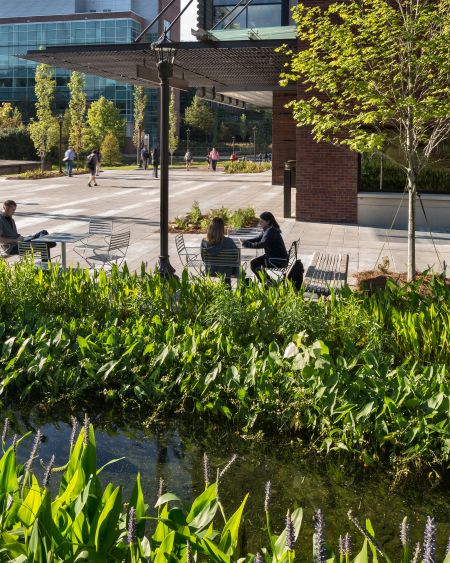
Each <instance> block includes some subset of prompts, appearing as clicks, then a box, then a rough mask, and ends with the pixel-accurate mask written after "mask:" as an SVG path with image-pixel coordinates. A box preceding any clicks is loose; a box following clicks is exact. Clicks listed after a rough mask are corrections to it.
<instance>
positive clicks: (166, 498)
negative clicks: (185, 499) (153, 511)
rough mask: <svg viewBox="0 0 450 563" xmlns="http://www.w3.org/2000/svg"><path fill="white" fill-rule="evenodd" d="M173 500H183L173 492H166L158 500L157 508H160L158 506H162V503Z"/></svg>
mask: <svg viewBox="0 0 450 563" xmlns="http://www.w3.org/2000/svg"><path fill="white" fill-rule="evenodd" d="M171 500H175V501H179V502H181V500H180V499H179V497H177V495H174V494H173V493H164V494H163V495H161V496H160V497H159V499H158V500H157V501H156V504H155V508H158V506H161V505H162V504H166V502H169V501H171Z"/></svg>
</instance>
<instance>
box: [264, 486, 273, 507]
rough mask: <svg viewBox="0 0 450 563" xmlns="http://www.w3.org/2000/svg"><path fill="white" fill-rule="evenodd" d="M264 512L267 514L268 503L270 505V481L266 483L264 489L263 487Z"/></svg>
mask: <svg viewBox="0 0 450 563" xmlns="http://www.w3.org/2000/svg"><path fill="white" fill-rule="evenodd" d="M264 492H265V495H264V512H269V503H270V496H271V493H272V488H271V483H270V481H267V483H266V485H265V487H264Z"/></svg>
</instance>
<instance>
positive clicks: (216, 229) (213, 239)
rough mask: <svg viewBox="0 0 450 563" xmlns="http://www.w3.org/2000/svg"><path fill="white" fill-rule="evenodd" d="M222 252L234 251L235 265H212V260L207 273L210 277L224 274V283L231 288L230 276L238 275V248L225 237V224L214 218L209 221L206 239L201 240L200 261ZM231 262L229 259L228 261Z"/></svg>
mask: <svg viewBox="0 0 450 563" xmlns="http://www.w3.org/2000/svg"><path fill="white" fill-rule="evenodd" d="M222 250H236V265H232V264H231V263H230V265H228V264H214V263H213V262H214V260H211V261H208V262H209V263H208V266H207V269H206V271H207V273H208V274H209V275H210V276H217V275H221V274H224V275H225V282H226V283H227V284H228V285H230V286H231V280H230V277H231V276H237V275H238V274H239V268H240V263H239V262H238V256H239V253H238V247H237V246H236V243H235V242H234V240H233V239H231V238H230V237H226V236H225V223H224V222H223V219H222V218H221V217H214V219H213V220H212V221H211V223H210V225H209V227H208V231H207V233H206V238H204V239H203V240H202V244H201V246H200V251H201V255H202V259H203V261H204V262H205V258H206V257H214V256H217V255H218V254H219V253H220V252H221V251H222ZM230 261H231V259H230Z"/></svg>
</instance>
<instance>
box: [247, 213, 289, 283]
mask: <svg viewBox="0 0 450 563" xmlns="http://www.w3.org/2000/svg"><path fill="white" fill-rule="evenodd" d="M259 220H260V221H259V223H260V225H261V227H262V230H263V231H262V233H261V234H260V235H259V236H257V237H255V238H252V239H248V240H241V244H242V246H243V247H244V248H263V249H264V254H263V255H262V256H258V257H257V258H253V260H252V261H251V262H250V268H251V269H252V272H253V273H254V274H257V273H258V272H261V271H263V270H265V269H266V268H267V269H270V268H282V267H284V266H286V264H287V261H288V253H287V250H286V246H285V244H284V241H283V237H282V236H281V229H280V226H279V225H278V223H277V221H276V219H275V217H274V216H273V214H272V213H271V212H270V211H264V213H261V215H260V216H259Z"/></svg>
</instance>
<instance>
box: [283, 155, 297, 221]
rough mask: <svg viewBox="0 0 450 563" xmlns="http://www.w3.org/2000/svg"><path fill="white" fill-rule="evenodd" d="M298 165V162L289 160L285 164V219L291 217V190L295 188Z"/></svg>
mask: <svg viewBox="0 0 450 563" xmlns="http://www.w3.org/2000/svg"><path fill="white" fill-rule="evenodd" d="M296 165H297V162H296V161H295V160H287V161H286V162H285V163H284V184H283V188H284V205H283V217H290V216H291V189H292V188H295V181H296Z"/></svg>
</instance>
